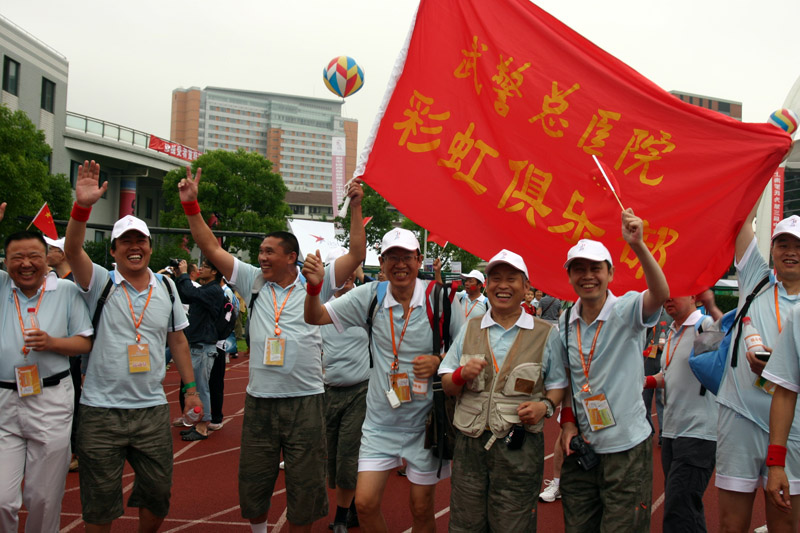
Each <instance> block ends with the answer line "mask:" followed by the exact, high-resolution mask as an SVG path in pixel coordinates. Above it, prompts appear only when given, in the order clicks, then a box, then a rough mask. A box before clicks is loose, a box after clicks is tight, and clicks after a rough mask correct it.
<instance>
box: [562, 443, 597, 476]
mask: <svg viewBox="0 0 800 533" xmlns="http://www.w3.org/2000/svg"><path fill="white" fill-rule="evenodd" d="M569 449H570V450H572V451H573V452H575V453H576V454H577V456H578V464H579V465H581V468H583V469H584V470H591V469H592V468H594V467H596V466H597V465H599V464H600V458H599V457H597V454H596V453H594V450H593V449H592V447H591V446H589V444H588V443H587V442H586V441H585V440H583V437H581V436H580V435H575V436H574V437H572V440H570V441H569Z"/></svg>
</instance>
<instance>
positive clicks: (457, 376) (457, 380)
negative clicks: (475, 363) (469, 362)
mask: <svg viewBox="0 0 800 533" xmlns="http://www.w3.org/2000/svg"><path fill="white" fill-rule="evenodd" d="M463 368H464V367H463V366H460V367H458V368H456V371H455V372H453V374H452V375H451V376H450V379H452V380H453V385H457V386H459V387H460V386H462V385H463V384H464V383H466V382H467V380H466V379H464V378H462V377H461V370H462V369H463Z"/></svg>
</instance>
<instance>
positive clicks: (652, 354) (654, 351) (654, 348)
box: [647, 344, 658, 359]
mask: <svg viewBox="0 0 800 533" xmlns="http://www.w3.org/2000/svg"><path fill="white" fill-rule="evenodd" d="M657 355H658V345H657V344H651V345H650V347H649V348H648V349H647V358H648V359H655V358H656V356H657Z"/></svg>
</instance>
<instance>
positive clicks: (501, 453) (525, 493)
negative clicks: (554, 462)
mask: <svg viewBox="0 0 800 533" xmlns="http://www.w3.org/2000/svg"><path fill="white" fill-rule="evenodd" d="M490 437H491V432H490V431H485V432H484V433H483V435H481V436H480V437H477V438H471V437H467V436H465V435H463V434H462V433H458V434H457V435H456V448H455V453H454V457H453V473H452V476H451V478H450V487H451V488H450V532H451V533H455V532H462V531H463V532H466V531H515V532H516V531H519V532H521V533H522V532H524V533H530V532H535V531H536V502H537V500H538V496H539V489H540V488H541V486H542V475H543V472H544V470H543V467H544V437H543V435H542V433H526V434H525V442H524V443H523V445H522V448H520V449H519V450H509V449H508V447H507V446H506V444H505V443H504V442H503V439H498V440H496V441H495V442H494V444H493V445H492V447H491V448H490V449H489V450H488V451H487V450H486V449H485V448H484V446H485V445H486V443H487V441H488V440H489V438H490Z"/></svg>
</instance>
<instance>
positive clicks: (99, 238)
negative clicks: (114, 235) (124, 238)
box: [94, 230, 106, 242]
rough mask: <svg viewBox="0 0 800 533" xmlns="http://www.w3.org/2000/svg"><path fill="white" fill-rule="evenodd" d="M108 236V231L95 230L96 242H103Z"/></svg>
mask: <svg viewBox="0 0 800 533" xmlns="http://www.w3.org/2000/svg"><path fill="white" fill-rule="evenodd" d="M105 238H106V232H105V231H100V230H94V242H102V241H103V240H105Z"/></svg>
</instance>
